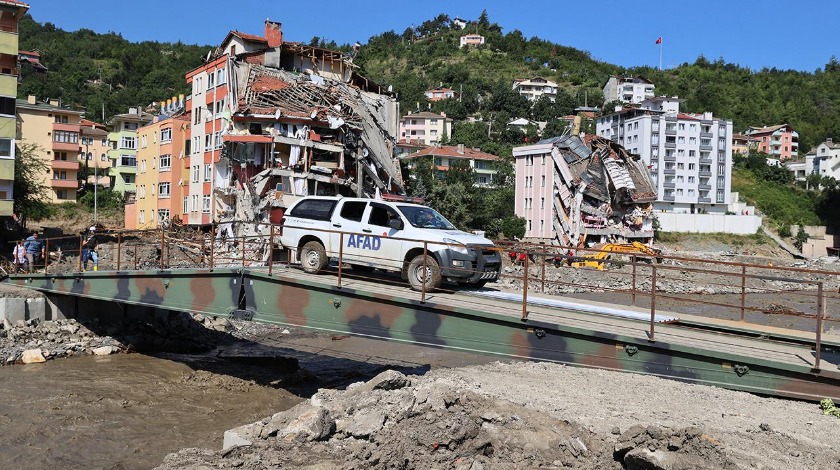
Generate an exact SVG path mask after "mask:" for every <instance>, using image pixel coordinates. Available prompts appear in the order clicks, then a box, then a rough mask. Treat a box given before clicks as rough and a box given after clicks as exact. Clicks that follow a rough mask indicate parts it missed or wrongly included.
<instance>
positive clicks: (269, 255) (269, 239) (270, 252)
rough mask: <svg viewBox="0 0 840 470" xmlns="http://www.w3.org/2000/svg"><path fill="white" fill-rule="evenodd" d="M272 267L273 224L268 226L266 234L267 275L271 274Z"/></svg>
mask: <svg viewBox="0 0 840 470" xmlns="http://www.w3.org/2000/svg"><path fill="white" fill-rule="evenodd" d="M272 268H274V224H271V226H270V227H269V235H268V275H269V276H271V274H272Z"/></svg>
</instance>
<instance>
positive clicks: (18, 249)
mask: <svg viewBox="0 0 840 470" xmlns="http://www.w3.org/2000/svg"><path fill="white" fill-rule="evenodd" d="M12 262H14V263H15V272H16V273H19V272H23V267H24V265H26V248H24V247H23V239H22V238H21V239H20V240H18V242H17V245H15V248H14V249H13V250H12Z"/></svg>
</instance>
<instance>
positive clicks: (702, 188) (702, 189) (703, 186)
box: [697, 183, 712, 191]
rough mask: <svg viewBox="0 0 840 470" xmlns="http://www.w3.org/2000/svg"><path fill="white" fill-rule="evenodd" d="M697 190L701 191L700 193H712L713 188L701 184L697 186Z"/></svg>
mask: <svg viewBox="0 0 840 470" xmlns="http://www.w3.org/2000/svg"><path fill="white" fill-rule="evenodd" d="M697 189H699V190H700V191H711V190H712V186H711V185H709V184H702V183H701V184H699V185H697Z"/></svg>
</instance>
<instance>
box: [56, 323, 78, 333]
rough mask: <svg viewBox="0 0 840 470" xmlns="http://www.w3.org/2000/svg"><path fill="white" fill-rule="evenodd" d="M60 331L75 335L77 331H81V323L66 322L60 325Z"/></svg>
mask: <svg viewBox="0 0 840 470" xmlns="http://www.w3.org/2000/svg"><path fill="white" fill-rule="evenodd" d="M58 331H63V332H64V333H68V334H71V335H75V334H76V332H77V331H79V325H76V324H65V325H61V326H59V327H58Z"/></svg>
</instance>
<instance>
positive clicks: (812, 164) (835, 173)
mask: <svg viewBox="0 0 840 470" xmlns="http://www.w3.org/2000/svg"><path fill="white" fill-rule="evenodd" d="M785 166H786V167H787V169H788V171H790V172H791V173H793V176H794V178H795V179H797V180H799V181H804V180H805V178H807V177H808V175H810V174H818V175H820V176H831V177H833V178H834V179H836V180H840V144H835V143H834V140H833V139H832V138H828V139H826V140H825V142H823V143H821V144H820V145H818V146H817V147H816V148H814V149H813V150H811V151H810V152H808V153H807V154H805V161H804V162H803V161H801V160H800V161H796V162H789V163H786V164H785Z"/></svg>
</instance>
